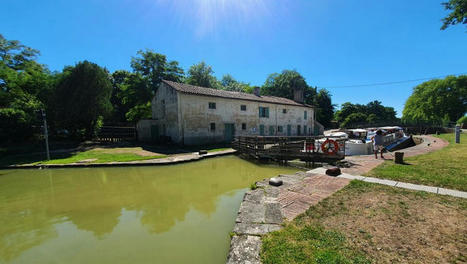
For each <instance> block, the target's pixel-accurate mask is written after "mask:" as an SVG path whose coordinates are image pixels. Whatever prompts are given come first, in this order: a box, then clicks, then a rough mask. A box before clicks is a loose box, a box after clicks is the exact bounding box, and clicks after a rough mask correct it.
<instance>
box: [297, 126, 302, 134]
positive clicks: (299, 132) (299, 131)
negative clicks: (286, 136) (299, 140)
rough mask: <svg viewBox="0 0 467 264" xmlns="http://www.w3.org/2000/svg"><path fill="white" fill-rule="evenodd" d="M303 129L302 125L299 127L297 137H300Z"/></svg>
mask: <svg viewBox="0 0 467 264" xmlns="http://www.w3.org/2000/svg"><path fill="white" fill-rule="evenodd" d="M301 130H302V127H301V126H300V125H297V136H300V134H301V132H302V131H301Z"/></svg>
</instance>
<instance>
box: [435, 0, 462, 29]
mask: <svg viewBox="0 0 467 264" xmlns="http://www.w3.org/2000/svg"><path fill="white" fill-rule="evenodd" d="M442 5H444V8H445V9H446V10H450V11H451V13H449V15H447V16H446V17H445V18H443V19H442V20H441V21H443V25H442V26H441V29H442V30H445V29H446V28H448V27H449V26H450V25H456V24H461V23H462V24H467V0H449V2H445V3H442Z"/></svg>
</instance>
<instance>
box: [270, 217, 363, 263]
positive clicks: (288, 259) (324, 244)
mask: <svg viewBox="0 0 467 264" xmlns="http://www.w3.org/2000/svg"><path fill="white" fill-rule="evenodd" d="M262 250H263V251H262V254H261V259H262V262H263V263H264V264H269V263H271V264H280V263H284V264H289V263H290V264H292V263H323V264H324V263H342V264H344V263H371V262H370V261H369V260H368V259H366V258H365V256H364V255H363V254H362V253H361V252H358V251H357V250H353V249H351V248H350V247H349V246H348V245H347V243H346V237H345V236H344V235H343V234H342V233H340V232H338V231H333V230H326V229H325V228H324V227H322V226H321V225H319V224H315V225H303V226H297V225H294V224H289V225H286V226H285V227H284V229H282V230H281V231H276V232H273V233H270V234H268V235H266V236H265V237H263V248H262Z"/></svg>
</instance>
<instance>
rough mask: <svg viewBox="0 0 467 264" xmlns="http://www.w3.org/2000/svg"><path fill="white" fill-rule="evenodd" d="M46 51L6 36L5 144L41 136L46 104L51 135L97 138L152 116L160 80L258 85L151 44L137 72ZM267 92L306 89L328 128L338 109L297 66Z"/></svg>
mask: <svg viewBox="0 0 467 264" xmlns="http://www.w3.org/2000/svg"><path fill="white" fill-rule="evenodd" d="M38 55H39V51H38V50H35V49H32V48H30V47H27V46H25V45H22V44H21V43H20V42H19V41H16V40H7V39H5V38H4V37H3V36H2V35H0V137H1V139H2V140H1V141H0V143H8V142H18V141H23V140H28V139H32V138H34V136H35V135H36V134H38V133H37V132H39V128H40V124H41V117H40V116H39V115H38V113H39V112H40V110H41V109H44V110H45V112H46V113H47V120H48V123H49V128H50V132H51V134H52V136H55V137H59V136H63V137H67V138H75V139H85V138H88V139H89V138H92V137H93V136H94V135H95V133H96V131H97V130H98V129H99V127H101V126H102V125H103V124H117V123H128V122H130V123H136V122H137V121H138V120H140V119H143V118H150V117H151V103H150V102H151V99H152V97H153V95H154V94H155V92H156V90H157V87H158V86H159V84H160V82H161V81H162V80H163V79H165V80H171V81H175V82H184V83H188V84H192V85H198V86H203V87H209V88H214V89H223V90H229V91H241V92H247V93H252V91H253V88H254V87H253V86H251V85H250V84H249V83H245V82H240V81H237V80H236V79H235V78H233V77H232V76H231V75H229V74H227V75H224V76H223V77H222V78H221V79H220V80H218V79H217V78H216V77H215V76H214V71H213V70H212V67H211V66H209V65H207V64H206V63H205V62H200V63H198V64H195V65H193V66H191V67H190V68H189V69H188V71H187V72H185V71H184V70H183V69H182V68H181V67H180V66H179V63H178V62H177V61H171V60H168V59H167V57H166V56H165V55H163V54H159V53H156V52H154V51H151V50H146V51H138V52H137V54H136V56H134V57H132V58H131V68H132V70H131V71H126V70H117V71H115V72H113V73H111V72H109V71H108V70H107V69H106V68H103V67H101V66H99V65H97V64H95V63H92V62H89V61H82V62H78V63H77V64H76V65H74V66H66V67H65V68H64V69H63V70H62V71H61V72H51V71H50V70H49V69H48V68H47V66H45V65H42V64H40V63H38V62H37V57H38ZM260 88H261V89H260V91H261V94H263V95H273V96H280V97H286V98H290V99H293V90H294V89H295V88H302V89H304V90H305V103H307V104H310V105H314V106H316V107H317V120H318V121H320V122H321V123H322V124H323V125H325V126H328V125H329V124H330V122H331V120H332V118H333V115H334V107H335V106H334V105H333V104H332V102H331V94H330V93H329V92H328V91H327V90H324V89H321V90H318V89H317V88H316V87H312V86H310V85H308V84H307V83H306V81H305V78H304V77H303V76H302V75H300V74H299V73H298V72H297V71H294V70H284V71H282V72H281V73H273V74H271V75H269V77H268V78H267V79H266V81H265V83H264V85H263V86H261V87H260Z"/></svg>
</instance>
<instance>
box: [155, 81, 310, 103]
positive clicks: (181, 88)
mask: <svg viewBox="0 0 467 264" xmlns="http://www.w3.org/2000/svg"><path fill="white" fill-rule="evenodd" d="M162 82H164V83H165V84H167V85H169V86H170V87H172V88H174V89H175V90H177V91H178V92H182V93H187V94H195V95H203V96H213V97H222V98H229V99H237V100H248V101H256V102H264V103H271V104H283V105H296V106H305V107H312V106H311V105H307V104H300V103H297V102H295V101H293V100H290V99H287V98H283V97H276V96H265V95H260V96H256V95H254V94H249V93H242V92H233V91H225V90H217V89H212V88H206V87H200V86H195V85H190V84H185V83H177V82H172V81H167V80H163V81H162Z"/></svg>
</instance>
